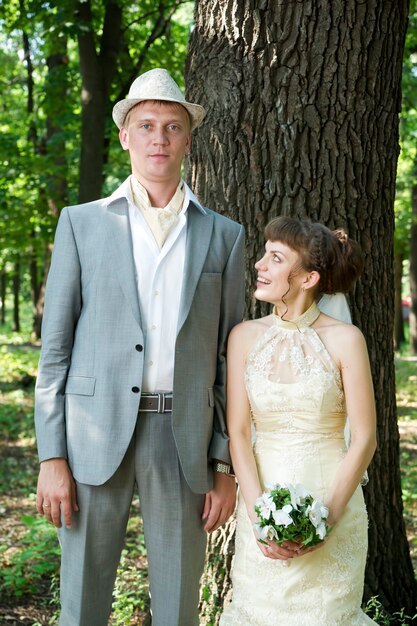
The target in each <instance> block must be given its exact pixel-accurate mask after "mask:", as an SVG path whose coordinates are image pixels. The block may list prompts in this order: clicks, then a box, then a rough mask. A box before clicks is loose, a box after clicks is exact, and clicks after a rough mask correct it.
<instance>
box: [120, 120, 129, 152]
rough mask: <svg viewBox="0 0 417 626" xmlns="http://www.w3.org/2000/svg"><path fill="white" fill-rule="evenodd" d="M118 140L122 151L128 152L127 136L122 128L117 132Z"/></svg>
mask: <svg viewBox="0 0 417 626" xmlns="http://www.w3.org/2000/svg"><path fill="white" fill-rule="evenodd" d="M119 139H120V143H121V145H122V148H123V150H129V140H128V135H127V130H126V128H124V127H123V126H122V127H121V129H120V130H119Z"/></svg>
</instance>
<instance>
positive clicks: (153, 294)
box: [35, 69, 244, 626]
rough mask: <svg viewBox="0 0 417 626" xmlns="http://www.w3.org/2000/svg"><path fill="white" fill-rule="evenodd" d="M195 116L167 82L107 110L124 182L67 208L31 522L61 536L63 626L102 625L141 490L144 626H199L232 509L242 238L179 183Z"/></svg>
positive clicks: (51, 291)
mask: <svg viewBox="0 0 417 626" xmlns="http://www.w3.org/2000/svg"><path fill="white" fill-rule="evenodd" d="M204 114H205V113H204V109H203V108H202V107H201V106H199V105H197V104H193V103H189V102H186V100H185V98H184V96H183V94H182V93H181V91H180V89H179V88H178V86H177V84H176V83H175V82H174V81H173V80H172V78H171V77H170V75H169V74H168V73H167V72H166V71H165V70H163V69H155V70H151V71H149V72H146V73H145V74H143V75H142V76H140V77H139V78H137V79H136V80H135V81H134V83H133V84H132V87H131V89H130V91H129V95H128V97H127V98H126V99H125V100H122V101H121V102H118V103H117V104H116V106H115V107H114V109H113V119H114V121H115V123H116V125H117V126H118V128H119V130H120V133H119V137H120V142H121V145H122V147H123V149H124V150H127V151H128V152H129V156H130V162H131V168H132V175H131V176H130V177H129V178H128V179H127V180H126V181H125V182H124V183H123V184H122V185H121V186H120V187H119V188H118V189H117V190H116V191H115V192H114V193H113V195H112V196H110V197H109V198H105V199H103V200H98V201H95V202H90V203H88V204H84V205H79V206H72V207H68V208H65V209H64V210H63V211H62V213H61V217H60V220H59V224H58V228H57V232H56V238H55V245H54V252H53V258H52V266H51V270H50V273H49V278H48V285H47V292H46V302H45V314H44V322H43V328H42V340H43V346H42V354H41V359H40V364H39V376H38V381H37V386H36V405H35V421H36V433H37V442H38V450H39V458H40V473H39V481H38V492H37V509H38V511H39V512H40V513H42V514H43V515H45V517H46V518H47V519H48V520H50V521H51V522H53V523H54V524H55V526H56V527H57V528H59V536H60V543H61V547H62V561H61V617H60V624H61V626H70V625H74V626H104V625H105V624H107V621H108V617H109V614H110V611H111V602H112V589H113V584H114V580H115V576H116V569H117V566H118V562H119V558H120V553H121V550H122V547H123V541H124V536H125V531H126V524H127V521H128V515H129V509H130V505H131V501H132V496H133V493H134V490H135V488H136V486H137V487H138V490H139V497H140V506H141V514H142V517H143V523H144V534H145V542H146V546H147V551H148V561H149V579H150V590H151V596H152V600H151V608H152V615H153V626H194V625H197V624H198V608H197V606H198V591H199V578H200V575H201V573H202V569H203V564H204V554H205V545H206V533H205V531H206V532H210V531H213V530H215V529H216V528H218V526H220V525H221V524H223V523H224V522H225V521H226V520H227V518H228V517H229V516H230V515H231V513H232V512H233V509H234V502H235V481H234V478H233V477H231V476H230V475H229V473H230V465H229V463H230V457H229V453H228V439H227V434H226V431H225V378H226V370H225V351H226V340H227V336H228V333H229V331H230V329H231V328H232V327H233V326H234V325H235V324H236V323H237V322H239V321H240V320H241V318H242V309H243V293H244V288H243V282H244V276H243V271H244V262H243V249H244V232H243V228H242V227H241V226H240V225H238V224H236V223H235V222H232V221H231V220H229V219H227V218H225V217H222V216H221V215H219V214H217V213H214V212H213V211H210V210H209V209H206V208H204V207H203V206H202V205H201V204H200V203H199V201H198V200H197V199H196V197H195V196H194V195H193V193H192V191H191V189H190V188H189V187H188V186H187V185H186V184H185V183H184V182H183V181H182V180H181V175H180V172H181V165H182V160H183V157H184V155H185V154H187V153H188V151H189V149H190V135H191V130H192V129H194V128H196V127H197V126H198V125H199V124H200V123H201V121H202V119H203V117H204Z"/></svg>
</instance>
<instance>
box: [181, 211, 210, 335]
mask: <svg viewBox="0 0 417 626" xmlns="http://www.w3.org/2000/svg"><path fill="white" fill-rule="evenodd" d="M212 231H213V216H212V215H211V214H210V213H205V212H202V211H200V210H199V209H198V208H197V207H196V206H195V205H194V204H193V203H192V202H190V206H189V207H188V222H187V243H186V250H185V268H184V280H183V287H182V294H181V305H180V314H179V318H178V332H177V335H178V333H179V332H180V330H181V328H182V326H183V324H184V322H185V320H186V319H187V316H188V313H189V311H190V307H191V303H192V301H193V297H194V292H195V290H196V287H197V283H198V281H199V279H200V276H201V272H202V269H203V265H204V261H205V260H206V256H207V252H208V249H209V246H210V241H211V233H212Z"/></svg>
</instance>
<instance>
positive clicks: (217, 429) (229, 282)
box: [209, 226, 245, 464]
mask: <svg viewBox="0 0 417 626" xmlns="http://www.w3.org/2000/svg"><path fill="white" fill-rule="evenodd" d="M221 298H222V299H221V312H220V328H219V343H218V352H217V372H216V381H215V384H214V389H213V391H214V427H213V436H212V439H211V443H210V449H209V460H212V459H218V460H220V461H225V462H226V463H229V464H231V459H230V454H229V438H228V435H227V428H226V351H227V338H228V336H229V332H230V331H231V329H232V328H233V326H235V325H236V324H238V323H239V322H241V321H242V318H243V308H244V301H245V231H244V228H243V226H240V228H239V232H238V235H237V237H236V240H235V243H234V245H233V248H232V250H231V252H230V255H229V258H228V261H227V264H226V267H225V269H224V272H223V277H222V296H221Z"/></svg>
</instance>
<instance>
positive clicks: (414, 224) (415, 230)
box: [410, 185, 417, 354]
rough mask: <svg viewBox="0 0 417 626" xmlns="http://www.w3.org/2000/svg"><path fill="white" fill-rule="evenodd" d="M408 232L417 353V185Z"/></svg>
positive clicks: (413, 345) (412, 331)
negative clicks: (409, 232) (409, 230)
mask: <svg viewBox="0 0 417 626" xmlns="http://www.w3.org/2000/svg"><path fill="white" fill-rule="evenodd" d="M411 206H412V221H411V234H410V296H411V305H410V349H411V354H417V185H414V186H413V189H412V198H411Z"/></svg>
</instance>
